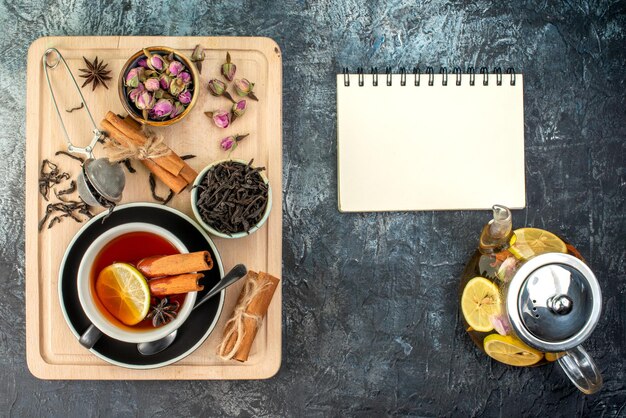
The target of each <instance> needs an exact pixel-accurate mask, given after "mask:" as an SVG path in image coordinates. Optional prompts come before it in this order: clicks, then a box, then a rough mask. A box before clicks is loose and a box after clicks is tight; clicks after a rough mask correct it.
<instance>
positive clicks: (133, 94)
mask: <svg viewBox="0 0 626 418" xmlns="http://www.w3.org/2000/svg"><path fill="white" fill-rule="evenodd" d="M143 91H145V88H144V86H143V84H139V85H137V87H135V88H134V89H131V90H130V91H129V92H128V98H129V99H130V101H131V102H135V101H137V97H138V96H139V94H141V92H143Z"/></svg>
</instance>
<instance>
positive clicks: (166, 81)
mask: <svg viewBox="0 0 626 418" xmlns="http://www.w3.org/2000/svg"><path fill="white" fill-rule="evenodd" d="M171 82H172V79H171V78H170V77H169V76H168V75H167V74H161V77H159V84H160V85H161V88H162V89H163V90H169V88H170V83H171Z"/></svg>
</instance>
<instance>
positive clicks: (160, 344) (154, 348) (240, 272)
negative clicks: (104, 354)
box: [137, 264, 248, 356]
mask: <svg viewBox="0 0 626 418" xmlns="http://www.w3.org/2000/svg"><path fill="white" fill-rule="evenodd" d="M246 273H248V269H247V268H246V266H244V265H243V264H237V265H236V266H235V267H233V268H232V270H230V271H229V272H228V273H227V274H226V275H225V276H224V277H222V280H220V281H219V282H218V283H217V284H216V285H215V287H213V289H211V290H210V291H209V293H207V294H206V295H204V297H203V298H202V299H200V302H198V303H196V306H194V307H193V309H192V310H191V311H192V312H193V311H194V310H195V309H196V308H198V307H200V306H202V304H204V303H205V302H206V301H207V300H209V299H211V298H212V297H213V296H215V295H217V294H218V293H220V292H221V291H222V290H224V289H226V288H227V287H228V286H230V285H231V284H233V283H235V282H236V281H238V280H239V279H241V278H242V277H244V276H245V275H246ZM176 334H178V330H174V331H173V332H172V333H171V334H169V335H166V336H165V337H163V338H161V339H159V340H156V341H150V342H147V343H139V344H137V351H139V353H141V354H143V355H144V356H150V355H152V354H156V353H160V352H161V351H163V350H165V349H166V348H167V347H169V346H170V345H172V343H173V342H174V340H175V339H176Z"/></svg>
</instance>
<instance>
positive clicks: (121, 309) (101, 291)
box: [96, 263, 150, 325]
mask: <svg viewBox="0 0 626 418" xmlns="http://www.w3.org/2000/svg"><path fill="white" fill-rule="evenodd" d="M96 294H97V295H98V298H99V299H100V301H101V302H102V304H103V305H104V307H105V308H106V309H107V310H108V311H109V312H110V313H111V315H113V316H114V317H115V318H117V319H119V320H120V321H121V322H122V323H124V324H126V325H136V324H138V323H139V322H141V321H142V320H143V319H144V318H145V317H146V315H148V310H149V309H150V288H149V287H148V282H147V281H146V278H145V277H143V275H142V274H141V273H140V272H139V270H137V269H136V268H135V267H133V266H131V265H130V264H126V263H114V264H111V265H110V266H108V267H105V268H104V269H103V270H102V271H101V272H100V274H99V275H98V278H97V279H96Z"/></svg>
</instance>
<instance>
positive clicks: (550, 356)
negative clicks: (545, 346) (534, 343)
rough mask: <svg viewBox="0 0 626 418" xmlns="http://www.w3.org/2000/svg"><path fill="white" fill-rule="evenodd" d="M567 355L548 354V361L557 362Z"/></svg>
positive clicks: (561, 353)
mask: <svg viewBox="0 0 626 418" xmlns="http://www.w3.org/2000/svg"><path fill="white" fill-rule="evenodd" d="M564 355H565V353H563V352H560V353H546V354H545V356H546V360H548V361H557V360H558V359H559V358H561V357H563V356H564Z"/></svg>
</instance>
